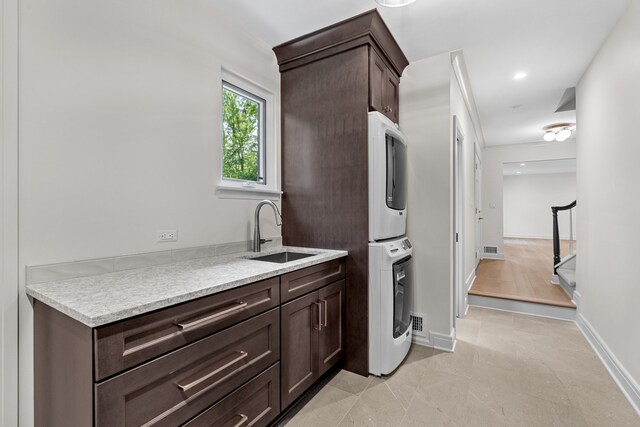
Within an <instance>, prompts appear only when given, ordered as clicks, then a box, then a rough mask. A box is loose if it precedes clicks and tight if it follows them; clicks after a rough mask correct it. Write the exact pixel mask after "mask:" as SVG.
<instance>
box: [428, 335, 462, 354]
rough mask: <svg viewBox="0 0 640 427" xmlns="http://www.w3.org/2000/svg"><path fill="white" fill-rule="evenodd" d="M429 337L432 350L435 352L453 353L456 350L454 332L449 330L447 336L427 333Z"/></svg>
mask: <svg viewBox="0 0 640 427" xmlns="http://www.w3.org/2000/svg"><path fill="white" fill-rule="evenodd" d="M429 335H430V336H431V342H432V343H433V348H435V349H436V350H442V351H447V352H449V353H453V351H454V350H455V349H456V330H455V329H451V332H450V333H449V335H446V334H440V333H437V332H429Z"/></svg>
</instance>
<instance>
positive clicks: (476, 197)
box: [473, 144, 483, 269]
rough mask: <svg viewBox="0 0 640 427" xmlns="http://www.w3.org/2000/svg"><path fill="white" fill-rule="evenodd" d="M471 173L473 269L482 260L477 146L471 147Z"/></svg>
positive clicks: (480, 181)
mask: <svg viewBox="0 0 640 427" xmlns="http://www.w3.org/2000/svg"><path fill="white" fill-rule="evenodd" d="M473 154H474V157H473V159H474V160H473V173H474V181H473V182H474V188H473V190H474V203H473V204H474V205H475V234H476V241H475V243H476V245H475V246H476V247H475V251H474V252H475V265H474V266H473V267H474V268H476V269H477V268H478V264H480V261H481V260H482V220H483V218H482V195H481V193H482V160H480V148H479V147H478V144H474V146H473Z"/></svg>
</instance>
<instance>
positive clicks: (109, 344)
mask: <svg viewBox="0 0 640 427" xmlns="http://www.w3.org/2000/svg"><path fill="white" fill-rule="evenodd" d="M279 283H280V280H279V278H278V277H274V278H272V279H268V280H263V281H261V282H257V283H253V284H251V285H247V286H242V287H240V288H235V289H231V290H229V291H226V292H221V293H219V294H215V295H211V296H208V297H204V298H200V299H198V300H195V301H190V302H187V303H183V304H179V305H176V306H173V307H169V308H166V309H163V310H159V311H156V312H153V313H148V314H144V315H141V316H138V317H134V318H132V319H127V320H124V321H122V322H118V323H114V324H112V325H107V326H104V327H101V328H97V329H96V330H95V336H94V342H95V380H96V381H100V380H102V379H104V378H106V377H108V376H111V375H113V374H116V373H118V372H120V371H122V370H124V369H127V368H130V367H132V366H136V365H139V364H140V363H143V362H146V361H148V360H150V359H153V358H154V357H157V356H159V355H161V354H165V353H167V352H169V351H172V350H175V349H177V348H179V347H181V346H183V345H186V344H189V343H191V342H194V341H196V340H198V339H200V338H202V337H205V336H207V335H210V334H212V333H214V332H217V331H220V330H222V329H224V328H227V327H229V326H231V325H234V324H236V323H238V322H240V321H242V320H245V319H248V318H249V317H252V316H255V315H256V314H260V313H262V312H264V311H267V310H269V309H271V308H274V307H277V306H278V305H279V303H280V288H279Z"/></svg>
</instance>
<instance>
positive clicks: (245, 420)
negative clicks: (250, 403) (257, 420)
mask: <svg viewBox="0 0 640 427" xmlns="http://www.w3.org/2000/svg"><path fill="white" fill-rule="evenodd" d="M237 415H240V417H241V418H242V419H241V420H240V421H238V422H237V423H236V424H234V425H233V427H240V426H241V425H244V423H246V422H247V420H248V419H249V417H247V416H246V415H245V414H237Z"/></svg>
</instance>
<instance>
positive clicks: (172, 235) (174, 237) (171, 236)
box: [157, 230, 178, 242]
mask: <svg viewBox="0 0 640 427" xmlns="http://www.w3.org/2000/svg"><path fill="white" fill-rule="evenodd" d="M157 235H158V242H177V241H178V230H158V231H157Z"/></svg>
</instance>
